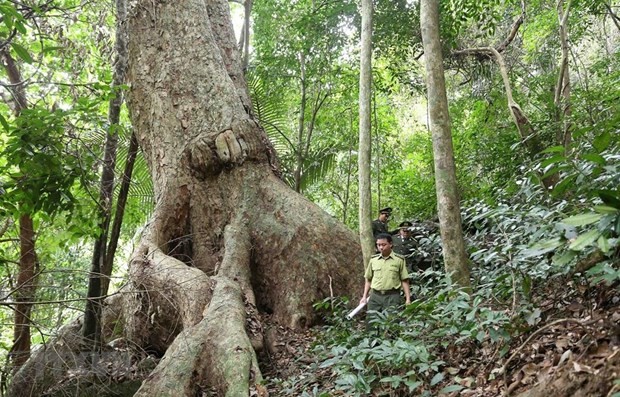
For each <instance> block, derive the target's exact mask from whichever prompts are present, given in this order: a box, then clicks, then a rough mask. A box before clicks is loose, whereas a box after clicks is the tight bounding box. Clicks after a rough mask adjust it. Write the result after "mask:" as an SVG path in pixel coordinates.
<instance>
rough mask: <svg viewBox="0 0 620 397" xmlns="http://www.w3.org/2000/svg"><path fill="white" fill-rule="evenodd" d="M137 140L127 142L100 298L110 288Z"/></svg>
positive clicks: (135, 155) (136, 150)
mask: <svg viewBox="0 0 620 397" xmlns="http://www.w3.org/2000/svg"><path fill="white" fill-rule="evenodd" d="M139 149H140V147H139V145H138V140H137V139H136V135H135V134H133V133H132V134H131V139H130V140H129V150H128V152H127V161H126V163H125V170H124V171H123V179H122V180H121V188H120V190H119V192H118V200H117V202H116V211H114V221H113V222H112V228H111V229H110V230H111V231H110V240H109V243H108V249H107V250H106V257H105V260H104V262H103V267H102V269H101V272H102V273H103V275H105V277H104V278H103V279H102V280H101V296H105V295H107V294H108V289H109V287H110V281H111V275H112V267H113V264H114V255H115V254H116V248H117V246H118V239H119V238H120V234H121V226H122V223H123V215H124V214H125V204H127V197H128V196H129V187H130V185H131V175H132V174H133V168H134V164H135V162H136V157H137V155H138V150H139Z"/></svg>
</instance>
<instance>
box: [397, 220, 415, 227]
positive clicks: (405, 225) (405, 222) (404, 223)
mask: <svg viewBox="0 0 620 397" xmlns="http://www.w3.org/2000/svg"><path fill="white" fill-rule="evenodd" d="M411 226H413V223H411V222H409V221H404V222H401V223H400V225H398V227H411Z"/></svg>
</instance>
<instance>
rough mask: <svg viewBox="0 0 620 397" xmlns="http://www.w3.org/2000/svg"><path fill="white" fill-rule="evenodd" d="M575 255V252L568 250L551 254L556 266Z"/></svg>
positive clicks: (563, 264) (566, 262)
mask: <svg viewBox="0 0 620 397" xmlns="http://www.w3.org/2000/svg"><path fill="white" fill-rule="evenodd" d="M576 256H577V252H575V251H571V250H568V251H566V252H564V253H562V254H561V255H558V254H556V255H553V259H552V260H553V263H554V264H555V265H556V266H565V265H567V264H568V263H570V261H572V260H573V259H574V258H575V257H576Z"/></svg>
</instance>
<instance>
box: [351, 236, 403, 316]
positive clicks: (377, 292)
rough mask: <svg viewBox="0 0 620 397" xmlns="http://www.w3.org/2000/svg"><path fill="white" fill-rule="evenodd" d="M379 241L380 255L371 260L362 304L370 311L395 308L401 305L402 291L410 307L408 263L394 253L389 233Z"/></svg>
mask: <svg viewBox="0 0 620 397" xmlns="http://www.w3.org/2000/svg"><path fill="white" fill-rule="evenodd" d="M376 241H377V249H378V250H379V253H378V254H377V255H374V256H373V257H372V258H370V261H369V262H368V266H367V267H366V272H365V273H364V278H365V282H364V294H363V295H362V299H360V304H362V303H365V302H367V303H368V310H369V311H371V310H374V311H382V310H386V309H388V308H396V307H398V306H400V305H401V304H402V299H401V297H400V291H401V289H402V290H403V292H404V293H405V304H407V305H408V304H410V303H411V296H410V295H409V274H408V273H407V266H406V264H405V260H404V259H403V258H402V257H401V256H398V255H396V254H394V252H392V236H390V235H389V234H387V233H382V234H379V235H378V236H377V239H376ZM369 294H370V296H369ZM370 319H371V316H368V320H369V322H370Z"/></svg>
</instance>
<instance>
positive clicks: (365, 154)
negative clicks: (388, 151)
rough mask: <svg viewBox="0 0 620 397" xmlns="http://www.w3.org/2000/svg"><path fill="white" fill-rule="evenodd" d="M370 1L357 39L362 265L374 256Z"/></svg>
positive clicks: (364, 7)
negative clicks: (359, 49) (371, 190)
mask: <svg viewBox="0 0 620 397" xmlns="http://www.w3.org/2000/svg"><path fill="white" fill-rule="evenodd" d="M372 14H373V9H372V0H362V37H361V39H360V46H361V51H360V93H359V96H360V98H359V125H360V127H359V128H360V130H359V150H358V152H359V154H358V156H359V157H358V172H359V235H360V242H361V245H362V255H363V257H364V265H365V264H367V263H368V261H369V260H370V257H371V255H372V254H373V253H374V249H373V246H374V241H373V240H372V225H371V208H372V201H371V194H370V158H371V157H370V150H371V143H370V142H371V138H370V131H371V125H370V117H371V108H370V101H371V87H372Z"/></svg>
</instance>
